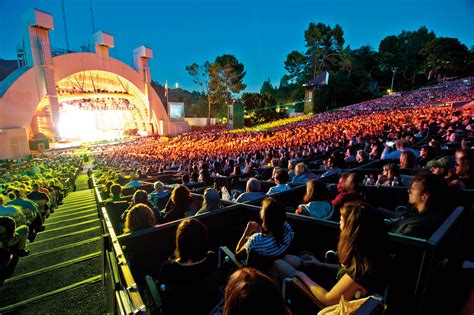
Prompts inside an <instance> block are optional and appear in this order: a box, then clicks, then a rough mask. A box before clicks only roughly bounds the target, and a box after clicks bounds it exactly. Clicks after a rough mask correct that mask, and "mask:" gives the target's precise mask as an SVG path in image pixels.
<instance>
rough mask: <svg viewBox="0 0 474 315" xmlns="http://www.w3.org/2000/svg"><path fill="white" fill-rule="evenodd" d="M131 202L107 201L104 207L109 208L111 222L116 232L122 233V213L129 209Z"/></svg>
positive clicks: (108, 213)
mask: <svg viewBox="0 0 474 315" xmlns="http://www.w3.org/2000/svg"><path fill="white" fill-rule="evenodd" d="M129 205H130V203H129V202H128V201H115V202H113V201H111V202H107V203H105V205H104V207H105V209H106V210H107V215H108V216H109V219H110V223H111V224H112V227H113V228H114V231H115V234H117V235H120V234H122V232H123V231H122V218H121V217H122V214H123V213H124V212H125V210H127V208H128V206H129Z"/></svg>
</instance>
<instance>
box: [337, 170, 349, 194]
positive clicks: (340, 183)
mask: <svg viewBox="0 0 474 315" xmlns="http://www.w3.org/2000/svg"><path fill="white" fill-rule="evenodd" d="M347 176H349V174H348V173H344V174H342V175H341V177H339V180H338V181H337V192H338V193H342V192H344V187H345V183H346V180H347Z"/></svg>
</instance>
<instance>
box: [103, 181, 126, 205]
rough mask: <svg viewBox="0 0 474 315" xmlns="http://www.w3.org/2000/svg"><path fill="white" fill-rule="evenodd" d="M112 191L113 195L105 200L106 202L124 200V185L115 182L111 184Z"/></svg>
mask: <svg viewBox="0 0 474 315" xmlns="http://www.w3.org/2000/svg"><path fill="white" fill-rule="evenodd" d="M110 193H111V194H112V196H111V197H110V198H108V199H106V200H104V203H107V202H115V201H122V200H123V198H122V186H120V185H119V184H113V185H112V186H110Z"/></svg>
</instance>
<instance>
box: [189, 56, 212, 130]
mask: <svg viewBox="0 0 474 315" xmlns="http://www.w3.org/2000/svg"><path fill="white" fill-rule="evenodd" d="M210 67H211V64H210V63H209V61H206V62H204V64H202V65H198V64H197V63H193V64H192V65H190V66H186V71H188V73H189V74H190V75H191V76H192V77H193V82H194V84H196V85H197V86H199V89H200V90H201V91H202V93H203V94H205V95H207V105H208V111H207V120H208V121H207V123H208V124H210V123H211V104H212V90H211V87H210V78H209V69H210Z"/></svg>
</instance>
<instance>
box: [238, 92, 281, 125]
mask: <svg viewBox="0 0 474 315" xmlns="http://www.w3.org/2000/svg"><path fill="white" fill-rule="evenodd" d="M241 101H242V103H243V104H244V112H245V126H254V125H257V124H261V123H265V122H268V121H272V120H275V119H280V118H284V117H286V110H281V109H279V108H278V107H277V106H276V98H275V97H274V96H273V95H270V94H259V93H244V94H243V95H242V98H241Z"/></svg>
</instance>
